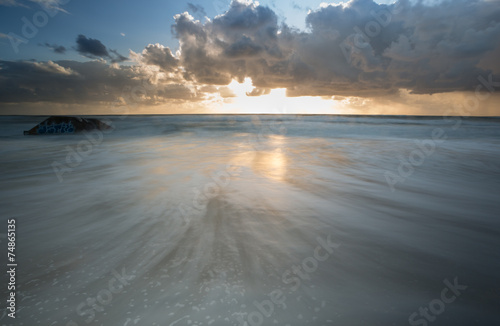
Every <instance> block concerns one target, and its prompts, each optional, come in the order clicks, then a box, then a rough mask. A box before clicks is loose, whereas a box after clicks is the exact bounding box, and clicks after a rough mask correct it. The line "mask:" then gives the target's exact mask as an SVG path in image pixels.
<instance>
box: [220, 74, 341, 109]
mask: <svg viewBox="0 0 500 326" xmlns="http://www.w3.org/2000/svg"><path fill="white" fill-rule="evenodd" d="M227 87H228V88H229V89H230V90H231V91H232V92H233V94H234V96H235V97H233V98H230V99H228V100H225V101H223V103H222V104H220V105H218V107H216V108H214V110H217V112H218V113H226V114H227V113H229V114H300V113H311V108H314V113H319V114H333V113H337V110H335V108H336V107H337V106H338V102H337V101H334V100H333V99H324V98H321V97H314V96H303V97H288V96H287V91H286V88H274V89H271V90H270V91H269V92H268V93H267V94H266V93H265V94H264V95H260V96H251V95H250V94H251V93H252V91H254V90H255V88H256V87H255V86H254V85H253V82H252V79H251V78H249V77H246V78H245V79H244V81H243V82H242V83H239V82H238V81H236V80H234V79H233V80H232V81H231V83H230V84H229V85H228V86H227Z"/></svg>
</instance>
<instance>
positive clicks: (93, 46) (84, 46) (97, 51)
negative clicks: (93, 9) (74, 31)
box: [76, 34, 109, 57]
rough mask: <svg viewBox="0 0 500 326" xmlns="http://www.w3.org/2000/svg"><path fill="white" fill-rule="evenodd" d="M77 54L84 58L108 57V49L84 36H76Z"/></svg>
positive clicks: (99, 42) (97, 41)
mask: <svg viewBox="0 0 500 326" xmlns="http://www.w3.org/2000/svg"><path fill="white" fill-rule="evenodd" d="M76 44H77V48H76V50H77V51H78V53H80V54H81V55H84V56H92V57H109V53H108V49H107V48H106V46H104V44H102V43H101V41H99V40H96V39H93V38H87V37H86V36H85V35H82V34H80V35H78V37H77V38H76Z"/></svg>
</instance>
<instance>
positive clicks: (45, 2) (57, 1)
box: [30, 0, 68, 14]
mask: <svg viewBox="0 0 500 326" xmlns="http://www.w3.org/2000/svg"><path fill="white" fill-rule="evenodd" d="M30 1H31V2H34V3H37V4H38V5H40V6H42V7H45V8H47V9H50V10H57V11H61V12H64V13H66V14H68V12H67V11H66V10H65V9H63V8H62V5H63V4H66V3H68V0H30Z"/></svg>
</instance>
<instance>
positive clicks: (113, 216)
mask: <svg viewBox="0 0 500 326" xmlns="http://www.w3.org/2000/svg"><path fill="white" fill-rule="evenodd" d="M44 118H45V117H0V144H1V147H0V148H1V149H0V164H1V177H0V181H1V190H0V207H1V220H0V241H1V244H0V246H1V252H0V255H1V256H2V260H1V261H2V262H4V263H2V269H5V272H2V278H1V280H2V282H1V284H2V289H1V291H0V294H1V295H2V300H1V301H2V302H3V303H2V305H1V306H0V309H1V310H0V322H1V324H2V325H27V326H33V325H44V326H45V325H58V326H59V325H63V326H75V325H106V326H107V325H119V326H122V325H123V326H132V325H158V326H160V325H161V326H168V325H190V326H195V325H214V326H215V325H251V326H253V325H340V326H349V325H353V326H358V325H369V326H373V325H424V326H425V325H431V324H432V325H498V324H499V323H500V314H499V313H498V307H499V304H500V288H499V284H500V282H499V281H500V272H499V269H500V252H499V248H500V246H499V245H500V214H499V213H500V200H499V198H500V197H499V190H500V128H499V127H500V120H499V119H493V118H489V119H488V118H469V119H463V118H455V119H451V118H448V119H443V118H439V117H434V118H426V117H369V116H295V115H294V116H273V115H269V116H263V115H261V116H240V115H227V116H217V115H199V116H182V115H181V116H123V117H118V116H112V117H99V118H100V119H102V120H103V121H107V122H108V123H110V124H112V126H113V130H110V131H105V132H102V133H101V132H97V131H94V132H90V133H84V134H75V135H60V136H57V135H54V136H23V130H29V129H30V128H32V127H33V126H35V125H36V124H37V123H39V122H41V121H42V120H43V119H44ZM10 219H14V220H15V221H16V250H15V255H16V262H17V267H16V315H15V316H16V319H12V318H10V317H9V316H8V314H9V313H10V311H9V310H7V309H6V307H7V305H6V300H7V298H8V297H9V294H10V292H11V291H8V289H7V284H8V282H9V280H8V277H7V274H6V272H7V270H8V268H7V267H6V264H7V243H8V242H9V241H8V237H7V226H8V224H7V220H10Z"/></svg>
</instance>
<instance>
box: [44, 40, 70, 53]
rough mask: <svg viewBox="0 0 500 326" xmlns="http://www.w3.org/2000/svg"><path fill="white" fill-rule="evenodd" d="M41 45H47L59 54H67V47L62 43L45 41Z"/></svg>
mask: <svg viewBox="0 0 500 326" xmlns="http://www.w3.org/2000/svg"><path fill="white" fill-rule="evenodd" d="M40 46H45V47H47V48H49V49H51V50H52V51H54V53H57V54H65V53H66V48H65V47H64V46H62V45H57V44H49V43H45V44H40Z"/></svg>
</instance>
